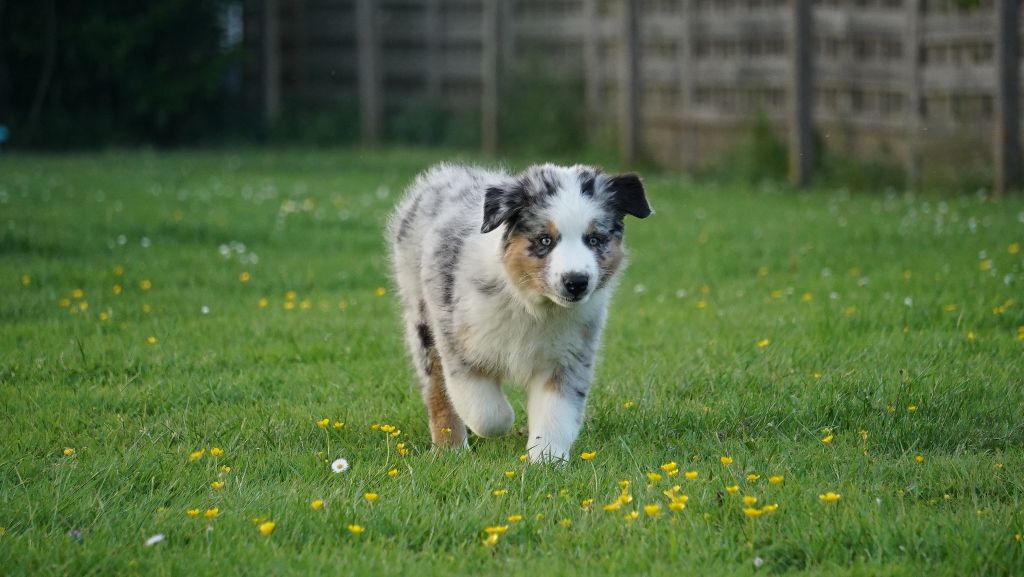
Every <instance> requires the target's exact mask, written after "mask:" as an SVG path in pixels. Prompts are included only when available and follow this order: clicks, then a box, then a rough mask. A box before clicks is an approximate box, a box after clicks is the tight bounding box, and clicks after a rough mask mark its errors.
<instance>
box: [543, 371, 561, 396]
mask: <svg viewBox="0 0 1024 577" xmlns="http://www.w3.org/2000/svg"><path fill="white" fill-rule="evenodd" d="M563 380H564V379H563V376H562V369H555V370H554V371H552V372H551V376H550V377H548V380H547V381H545V382H544V388H545V389H547V390H549V391H552V392H555V393H557V392H559V391H561V390H562V381H563Z"/></svg>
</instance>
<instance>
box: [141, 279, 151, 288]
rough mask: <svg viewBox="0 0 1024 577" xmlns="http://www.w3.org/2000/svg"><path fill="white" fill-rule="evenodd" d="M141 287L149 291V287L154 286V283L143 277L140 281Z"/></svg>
mask: <svg viewBox="0 0 1024 577" xmlns="http://www.w3.org/2000/svg"><path fill="white" fill-rule="evenodd" d="M139 288H140V289H142V290H143V291H148V290H149V289H151V288H153V283H151V282H150V281H149V279H143V280H142V281H140V282H139Z"/></svg>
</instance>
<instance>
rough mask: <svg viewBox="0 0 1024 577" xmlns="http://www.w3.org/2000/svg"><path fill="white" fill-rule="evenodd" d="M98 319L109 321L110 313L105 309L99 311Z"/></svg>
mask: <svg viewBox="0 0 1024 577" xmlns="http://www.w3.org/2000/svg"><path fill="white" fill-rule="evenodd" d="M99 319H100V320H101V321H109V320H110V313H108V312H107V311H103V312H101V313H100V316H99Z"/></svg>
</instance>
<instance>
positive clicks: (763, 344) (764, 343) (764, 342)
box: [757, 339, 772, 349]
mask: <svg viewBox="0 0 1024 577" xmlns="http://www.w3.org/2000/svg"><path fill="white" fill-rule="evenodd" d="M770 344H772V342H771V341H770V340H769V339H761V340H759V341H757V347H758V348H759V349H763V348H765V347H767V346H768V345H770Z"/></svg>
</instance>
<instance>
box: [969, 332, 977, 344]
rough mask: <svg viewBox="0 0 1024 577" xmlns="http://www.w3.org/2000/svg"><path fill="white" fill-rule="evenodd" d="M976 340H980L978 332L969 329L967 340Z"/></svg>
mask: <svg viewBox="0 0 1024 577" xmlns="http://www.w3.org/2000/svg"><path fill="white" fill-rule="evenodd" d="M976 340H978V333H976V332H974V331H967V342H969V343H973V342H974V341H976Z"/></svg>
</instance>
